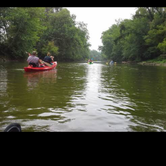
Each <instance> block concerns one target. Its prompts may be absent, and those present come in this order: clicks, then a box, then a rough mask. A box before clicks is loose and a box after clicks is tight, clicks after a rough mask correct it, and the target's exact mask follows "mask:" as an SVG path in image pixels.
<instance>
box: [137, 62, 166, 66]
mask: <svg viewBox="0 0 166 166" xmlns="http://www.w3.org/2000/svg"><path fill="white" fill-rule="evenodd" d="M138 64H139V65H146V66H166V63H160V62H139V63H138Z"/></svg>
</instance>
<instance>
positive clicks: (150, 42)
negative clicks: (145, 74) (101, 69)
mask: <svg viewBox="0 0 166 166" xmlns="http://www.w3.org/2000/svg"><path fill="white" fill-rule="evenodd" d="M110 10H111V9H110ZM110 17H111V16H110ZM75 19H76V16H75V15H71V14H70V12H69V10H67V9H65V8H62V7H0V57H1V58H6V59H19V60H20V59H26V58H27V54H26V53H25V52H32V51H33V50H36V51H37V52H38V56H39V57H40V58H41V59H42V58H43V57H44V56H45V55H46V53H47V52H48V51H49V52H51V54H52V55H53V56H54V57H55V59H56V60H58V61H74V60H75V61H78V60H87V59H89V58H93V59H94V60H102V59H104V60H111V59H112V60H114V61H136V62H139V61H144V60H149V59H154V58H157V57H159V56H160V55H161V54H165V53H166V7H138V8H137V10H136V12H135V14H134V15H133V16H132V19H124V20H120V19H117V20H116V24H113V25H112V26H111V25H110V28H109V29H108V30H106V31H104V32H103V33H102V34H101V40H102V43H103V45H102V46H99V51H100V52H98V51H96V50H90V49H89V47H90V43H89V42H88V40H89V33H88V29H87V25H86V24H85V23H83V22H76V21H75Z"/></svg>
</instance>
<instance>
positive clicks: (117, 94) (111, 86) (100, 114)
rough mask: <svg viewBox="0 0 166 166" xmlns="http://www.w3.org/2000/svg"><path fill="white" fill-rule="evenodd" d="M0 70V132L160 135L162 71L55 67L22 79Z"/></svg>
mask: <svg viewBox="0 0 166 166" xmlns="http://www.w3.org/2000/svg"><path fill="white" fill-rule="evenodd" d="M24 66H27V63H26V62H25V63H21V62H14V63H11V62H10V63H1V64H0V131H3V130H4V129H5V127H6V126H7V125H9V124H10V123H20V125H21V127H22V131H25V132H31V131H35V132H38V131H50V132H54V131H166V68H165V67H162V66H141V65H127V64H117V65H114V66H108V65H105V64H104V63H94V64H87V63H61V62H59V63H58V65H57V67H56V69H54V70H50V71H44V72H33V73H25V72H24V70H23V67H24Z"/></svg>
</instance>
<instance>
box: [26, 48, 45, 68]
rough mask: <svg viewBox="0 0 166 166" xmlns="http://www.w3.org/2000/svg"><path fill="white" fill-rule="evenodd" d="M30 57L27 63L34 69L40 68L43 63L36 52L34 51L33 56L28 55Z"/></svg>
mask: <svg viewBox="0 0 166 166" xmlns="http://www.w3.org/2000/svg"><path fill="white" fill-rule="evenodd" d="M28 55H29V57H28V59H27V62H28V64H29V65H32V66H33V67H39V64H42V61H41V60H40V59H39V58H38V57H37V56H36V55H37V53H36V51H33V52H32V54H30V53H28Z"/></svg>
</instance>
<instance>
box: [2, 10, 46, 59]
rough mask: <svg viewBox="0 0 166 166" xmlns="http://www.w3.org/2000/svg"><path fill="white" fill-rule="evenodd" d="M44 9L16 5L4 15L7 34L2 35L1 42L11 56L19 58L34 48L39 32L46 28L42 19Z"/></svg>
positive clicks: (5, 32)
mask: <svg viewBox="0 0 166 166" xmlns="http://www.w3.org/2000/svg"><path fill="white" fill-rule="evenodd" d="M4 10H5V9H4ZM43 10H44V8H17V7H14V8H8V9H7V11H5V12H6V15H2V17H1V20H2V19H3V21H4V24H3V27H5V31H4V34H5V35H2V36H3V38H4V40H3V41H2V40H1V44H2V45H3V47H4V50H7V53H8V54H10V55H11V57H13V58H16V59H18V58H20V57H24V56H25V51H32V50H33V47H34V46H35V45H36V42H37V41H38V40H39V34H40V33H42V31H43V30H44V29H45V27H44V26H42V25H41V19H40V18H43V17H44V15H43V14H42V12H43ZM2 45H1V46H2Z"/></svg>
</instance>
